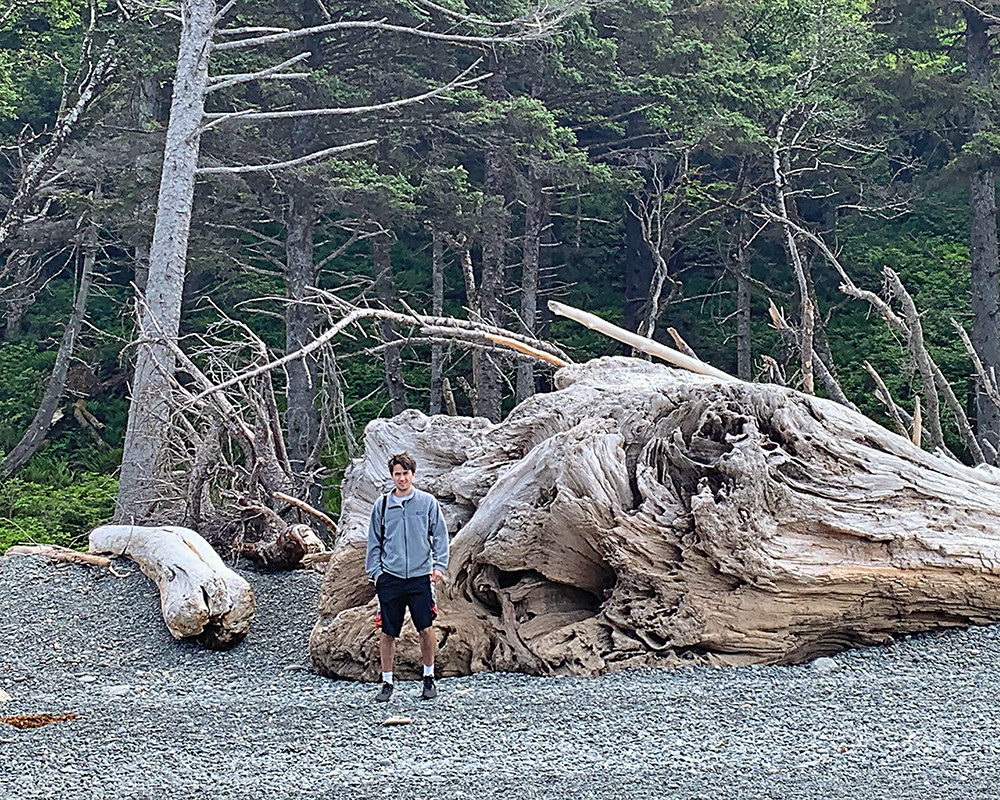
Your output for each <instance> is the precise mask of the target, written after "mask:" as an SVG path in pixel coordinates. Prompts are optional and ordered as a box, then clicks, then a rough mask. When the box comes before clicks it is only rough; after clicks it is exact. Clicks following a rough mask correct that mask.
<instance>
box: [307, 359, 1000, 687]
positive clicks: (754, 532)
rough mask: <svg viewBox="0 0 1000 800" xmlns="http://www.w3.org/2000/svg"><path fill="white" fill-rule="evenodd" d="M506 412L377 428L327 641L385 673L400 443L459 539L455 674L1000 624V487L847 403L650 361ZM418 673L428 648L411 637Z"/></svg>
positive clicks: (316, 645) (730, 654)
mask: <svg viewBox="0 0 1000 800" xmlns="http://www.w3.org/2000/svg"><path fill="white" fill-rule="evenodd" d="M556 386H557V391H554V392H552V393H550V394H542V395H536V396H535V397H533V398H531V399H529V400H527V401H525V402H524V403H522V404H521V405H519V406H518V407H517V408H515V409H514V411H513V412H512V413H511V415H510V417H509V418H508V419H507V420H505V421H504V422H502V423H500V424H497V425H494V424H491V423H489V422H487V421H486V420H482V419H468V418H454V417H444V416H435V417H430V418H428V417H425V416H423V415H422V414H420V413H419V412H414V411H409V412H406V413H404V414H401V415H399V416H397V417H394V418H392V419H389V420H375V421H374V422H372V423H371V424H370V425H369V426H368V428H367V429H366V433H365V446H366V455H365V458H364V460H361V461H358V462H355V464H354V465H352V467H351V469H350V470H349V473H348V476H347V479H346V483H345V486H344V493H343V496H344V506H343V512H342V516H341V521H340V529H341V530H340V538H339V540H338V545H337V548H336V549H335V551H334V554H333V558H332V559H331V561H330V564H329V566H328V568H327V572H326V576H325V578H324V584H323V588H322V591H321V597H320V605H319V619H318V621H317V623H316V625H315V627H314V629H313V632H312V636H311V639H310V650H311V656H312V660H313V663H314V665H315V666H316V667H317V669H318V670H320V671H321V672H322V673H324V674H326V675H330V676H338V677H347V678H353V679H374V678H375V677H376V670H377V663H378V654H377V644H378V639H377V636H376V630H375V628H374V627H373V625H372V617H373V611H374V603H373V602H372V593H371V589H370V588H369V586H368V582H367V579H366V577H365V575H364V573H363V561H364V551H365V533H366V530H367V521H368V515H369V512H370V510H371V505H372V503H373V502H374V500H375V498H376V497H377V496H378V493H379V492H380V491H382V490H383V487H384V485H385V484H384V480H385V478H384V464H385V461H386V458H387V456H388V454H389V453H392V452H398V451H400V450H403V449H405V450H407V451H408V452H410V453H411V454H413V455H414V456H415V457H416V459H417V464H418V469H417V475H416V481H417V484H418V485H420V486H421V487H422V488H424V489H426V490H428V491H430V492H432V493H433V494H435V495H436V496H437V497H438V498H440V499H441V500H442V503H443V508H444V513H445V517H446V519H447V521H448V524H449V530H450V531H451V533H452V556H451V566H450V568H449V570H448V577H449V584H448V586H447V587H446V588H445V589H444V590H443V591H441V592H439V596H438V606H439V609H440V612H441V614H440V617H439V618H438V621H437V623H436V628H437V631H438V637H439V640H440V650H439V655H438V659H437V665H438V669H439V672H440V673H441V674H443V675H461V674H468V673H471V672H476V671H480V670H504V671H519V672H529V673H535V674H595V673H601V672H605V671H608V670H612V669H617V668H622V667H628V666H638V665H651V664H662V665H677V664H683V663H699V664H717V665H729V664H734V665H735V664H749V663H790V662H799V661H803V660H807V659H811V658H815V657H817V656H819V655H823V654H828V653H832V652H836V651H839V650H841V649H843V648H846V647H851V646H857V645H871V644H878V643H883V642H888V641H890V640H891V639H892V637H893V636H895V635H898V634H904V633H910V632H915V631H924V630H928V629H932V628H938V627H951V626H959V625H968V624H985V623H993V622H997V621H998V620H1000V511H998V509H1000V479H998V478H997V477H996V475H997V473H996V472H993V471H990V470H983V469H972V468H968V467H965V466H962V465H961V464H959V463H957V462H955V461H953V460H950V459H947V458H943V457H939V456H935V455H933V454H930V453H926V452H924V451H922V450H920V449H919V448H918V447H915V446H914V445H913V444H912V443H911V442H909V441H907V440H906V439H905V438H903V437H900V436H898V435H896V434H894V433H891V432H889V431H887V430H886V429H884V428H882V427H880V426H879V425H877V424H875V423H874V422H872V421H871V420H869V419H867V418H865V417H863V416H862V415H860V414H858V413H856V412H853V411H851V410H850V409H848V408H845V407H843V406H840V405H837V404H836V403H833V402H831V401H828V400H824V399H822V398H817V397H813V396H808V395H805V394H802V393H799V392H796V391H794V390H791V389H786V388H783V387H779V386H774V385H770V384H750V383H744V382H737V381H732V380H719V379H713V378H711V377H706V376H700V375H693V374H690V373H686V372H681V371H679V370H676V369H671V368H669V367H666V366H663V365H658V364H653V363H649V362H645V361H639V360H636V359H623V358H614V359H599V360H596V361H592V362H589V363H587V364H582V365H574V366H570V367H566V368H564V369H562V370H560V371H559V372H558V373H556ZM398 652H399V657H400V661H399V662H397V663H398V666H397V669H398V670H399V671H400V672H401V673H403V674H405V673H411V674H412V673H415V672H416V670H417V669H418V667H419V650H418V647H417V641H416V637H415V636H414V635H413V632H412V630H411V629H410V626H409V625H407V626H406V627H405V628H404V637H403V640H402V642H401V646H400V649H399V651H398Z"/></svg>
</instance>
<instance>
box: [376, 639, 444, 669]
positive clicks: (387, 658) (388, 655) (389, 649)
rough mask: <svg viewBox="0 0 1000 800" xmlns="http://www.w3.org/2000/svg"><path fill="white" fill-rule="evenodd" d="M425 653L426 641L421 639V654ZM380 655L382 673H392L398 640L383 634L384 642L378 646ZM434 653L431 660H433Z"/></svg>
mask: <svg viewBox="0 0 1000 800" xmlns="http://www.w3.org/2000/svg"><path fill="white" fill-rule="evenodd" d="M423 651H424V640H423V638H421V639H420V652H421V653H423ZM378 655H379V658H380V659H381V661H382V672H392V662H393V661H394V660H395V657H396V639H395V637H392V636H390V635H389V634H388V633H383V634H382V640H381V641H380V642H379V645H378ZM433 657H434V656H433V653H432V654H431V658H433Z"/></svg>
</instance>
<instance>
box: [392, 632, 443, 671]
mask: <svg viewBox="0 0 1000 800" xmlns="http://www.w3.org/2000/svg"><path fill="white" fill-rule="evenodd" d="M435 649H437V637H436V636H435V635H434V626H433V625H431V626H430V627H428V628H424V629H423V630H422V631H420V658H421V659H423V662H424V666H425V667H433V666H434V651H435ZM382 663H383V664H384V663H385V662H384V661H383V662H382ZM382 669H385V667H382Z"/></svg>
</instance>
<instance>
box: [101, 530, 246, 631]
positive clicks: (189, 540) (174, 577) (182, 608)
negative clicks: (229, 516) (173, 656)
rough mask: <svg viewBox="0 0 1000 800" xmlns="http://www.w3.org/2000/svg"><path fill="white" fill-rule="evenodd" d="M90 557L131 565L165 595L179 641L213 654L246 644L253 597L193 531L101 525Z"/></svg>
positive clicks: (169, 625) (168, 618)
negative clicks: (193, 643)
mask: <svg viewBox="0 0 1000 800" xmlns="http://www.w3.org/2000/svg"><path fill="white" fill-rule="evenodd" d="M90 552H91V553H113V554H114V555H124V556H128V557H129V558H130V559H132V560H133V561H134V562H135V563H136V564H138V565H139V568H140V569H141V570H142V572H143V574H144V575H145V576H146V577H147V578H149V579H150V580H152V581H153V582H154V583H155V584H156V585H157V587H159V590H160V607H161V608H162V610H163V620H164V622H166V624H167V629H168V630H169V631H170V633H171V635H173V637H174V638H175V639H194V640H195V641H197V642H198V643H199V644H201V645H202V646H204V647H207V648H209V649H211V650H228V649H229V648H230V647H233V646H234V645H236V644H238V643H239V642H241V641H242V640H243V638H244V637H245V636H246V634H247V630H248V629H249V627H250V621H251V620H252V619H253V616H254V613H255V611H256V603H255V601H254V596H253V591H251V589H250V584H248V583H247V582H246V581H245V580H244V579H243V578H242V577H240V576H239V575H237V574H236V573H235V572H234V571H233V570H231V569H230V568H229V567H227V566H226V565H225V564H224V563H223V561H222V559H221V558H219V556H218V554H217V553H216V552H215V551H214V550H213V549H212V548H211V546H210V545H209V544H208V542H206V541H205V540H204V539H202V538H201V536H199V535H198V534H197V533H195V532H194V531H193V530H190V529H189V528H181V527H177V526H170V525H165V526H163V527H159V528H152V527H140V526H137V525H102V526H101V527H99V528H95V529H94V530H92V531H91V532H90Z"/></svg>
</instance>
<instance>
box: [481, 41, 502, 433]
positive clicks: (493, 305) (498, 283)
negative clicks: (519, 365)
mask: <svg viewBox="0 0 1000 800" xmlns="http://www.w3.org/2000/svg"><path fill="white" fill-rule="evenodd" d="M490 70H491V71H492V72H493V77H492V78H490V80H489V82H488V84H487V89H486V92H487V95H488V96H489V98H490V99H491V100H500V99H501V98H502V97H503V96H504V92H505V90H504V79H505V74H506V64H505V58H504V54H503V53H501V52H496V51H495V52H494V53H493V55H492V56H491V57H490ZM483 158H484V161H485V172H486V174H485V177H484V182H483V222H482V235H483V263H482V279H481V280H480V284H479V314H480V317H481V318H482V321H483V322H485V323H486V324H487V325H497V326H502V325H503V312H502V309H501V305H500V304H501V302H502V298H503V290H504V284H505V282H506V281H505V279H504V278H505V266H506V263H505V260H506V247H505V245H506V236H507V216H506V215H507V208H506V202H505V198H504V194H503V164H502V161H501V154H500V145H499V144H498V143H497V142H495V141H490V142H488V143H487V144H486V147H485V150H484V153H483ZM498 359H499V357H498V356H497V355H495V354H494V353H493V352H489V351H487V352H484V353H483V354H482V358H481V364H480V370H479V375H478V376H477V380H476V415H477V416H480V417H486V418H487V419H490V420H493V421H494V422H497V421H499V419H500V403H501V399H502V385H501V375H500V370H501V365H500V363H499V360H498Z"/></svg>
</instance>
